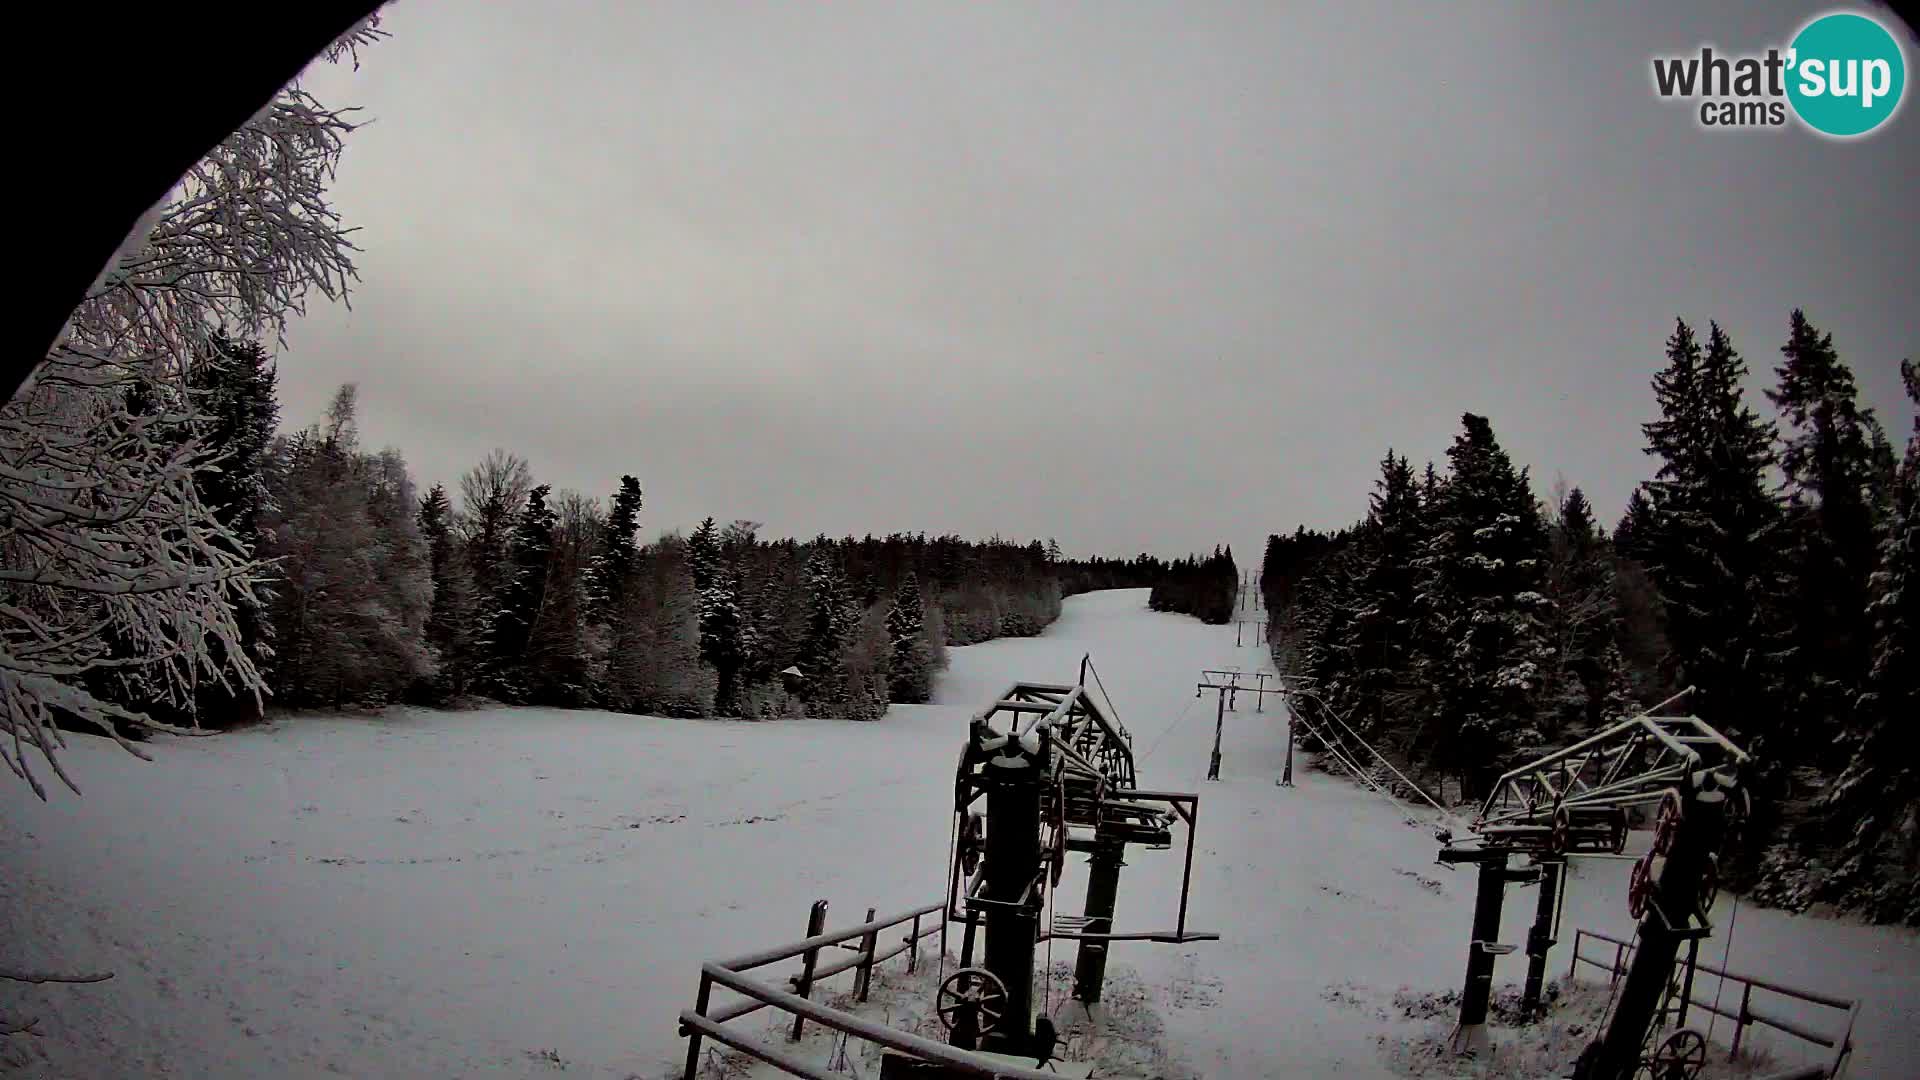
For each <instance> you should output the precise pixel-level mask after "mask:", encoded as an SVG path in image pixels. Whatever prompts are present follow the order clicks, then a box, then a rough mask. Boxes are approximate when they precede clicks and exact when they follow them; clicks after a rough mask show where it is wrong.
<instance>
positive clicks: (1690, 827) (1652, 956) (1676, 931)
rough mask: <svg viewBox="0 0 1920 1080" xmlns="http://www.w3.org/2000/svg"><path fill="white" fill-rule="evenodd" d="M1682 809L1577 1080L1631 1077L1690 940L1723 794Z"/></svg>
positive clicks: (1698, 796)
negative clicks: (1635, 942) (1615, 991)
mask: <svg viewBox="0 0 1920 1080" xmlns="http://www.w3.org/2000/svg"><path fill="white" fill-rule="evenodd" d="M1685 806H1686V810H1685V812H1684V813H1683V814H1682V815H1681V817H1680V821H1679V823H1678V827H1677V828H1676V829H1675V832H1674V837H1673V850H1672V852H1671V853H1670V854H1669V855H1668V856H1667V864H1666V866H1665V867H1664V868H1663V869H1662V870H1661V871H1660V877H1659V880H1658V881H1657V882H1656V883H1655V885H1654V888H1653V898H1652V900H1651V902H1649V903H1648V904H1647V911H1646V914H1645V915H1644V916H1643V917H1642V918H1641V920H1640V945H1639V947H1638V948H1636V949H1635V950H1634V952H1633V966H1632V967H1631V968H1629V969H1628V970H1627V977H1626V981H1625V982H1623V983H1622V984H1621V986H1620V993H1619V997H1618V999H1617V1001H1616V1004H1615V1007H1614V1013H1613V1021H1612V1023H1611V1024H1609V1025H1608V1027H1607V1030H1606V1033H1605V1035H1603V1036H1602V1039H1601V1045H1600V1050H1599V1053H1598V1054H1597V1056H1596V1057H1595V1058H1594V1059H1593V1063H1592V1069H1591V1071H1588V1072H1586V1073H1585V1074H1584V1076H1583V1077H1582V1080H1628V1078H1629V1077H1631V1076H1632V1075H1633V1072H1634V1070H1635V1069H1637V1068H1638V1067H1639V1064H1640V1044H1641V1043H1642V1041H1644V1040H1645V1039H1646V1036H1647V1028H1648V1025H1649V1024H1651V1023H1652V1022H1653V1014H1654V1010H1655V1009H1657V1008H1658V1007H1659V1004H1660V995H1661V992H1662V991H1663V990H1665V988H1666V985H1667V980H1668V979H1670V978H1671V977H1672V975H1673V965H1674V961H1675V959H1676V958H1677V957H1678V956H1679V953H1680V943H1681V942H1682V941H1683V940H1686V939H1687V938H1689V937H1692V936H1695V935H1694V934H1693V933H1692V923H1693V921H1694V920H1693V911H1694V907H1695V905H1696V903H1697V902H1698V900H1699V890H1700V878H1701V874H1702V873H1703V871H1704V870H1705V868H1706V864H1707V860H1708V858H1710V857H1711V853H1712V852H1713V851H1714V850H1715V849H1716V848H1718V847H1719V846H1720V833H1721V828H1722V824H1723V813H1724V811H1725V808H1726V794H1725V793H1724V792H1720V791H1702V792H1697V793H1695V794H1694V795H1693V797H1692V798H1689V799H1687V800H1686V803H1685Z"/></svg>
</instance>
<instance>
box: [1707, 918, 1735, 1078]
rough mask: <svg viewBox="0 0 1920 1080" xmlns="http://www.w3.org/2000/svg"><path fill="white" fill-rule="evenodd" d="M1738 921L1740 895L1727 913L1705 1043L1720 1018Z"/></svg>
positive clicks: (1709, 1039) (1711, 1037)
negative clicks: (1718, 971) (1725, 930)
mask: <svg viewBox="0 0 1920 1080" xmlns="http://www.w3.org/2000/svg"><path fill="white" fill-rule="evenodd" d="M1739 921H1740V894H1739V893H1734V894H1733V907H1732V908H1731V909H1730V910H1728V912H1727V948H1726V951H1725V952H1723V953H1721V954H1720V977H1719V978H1718V979H1715V980H1714V982H1713V1008H1711V1009H1709V1010H1707V1041H1708V1042H1712V1041H1713V1024H1714V1021H1716V1020H1718V1019H1719V1018H1720V992H1721V991H1722V990H1725V989H1726V987H1727V971H1728V968H1727V963H1728V961H1730V960H1732V959H1733V928H1734V926H1735V924H1737V923H1738V922H1739Z"/></svg>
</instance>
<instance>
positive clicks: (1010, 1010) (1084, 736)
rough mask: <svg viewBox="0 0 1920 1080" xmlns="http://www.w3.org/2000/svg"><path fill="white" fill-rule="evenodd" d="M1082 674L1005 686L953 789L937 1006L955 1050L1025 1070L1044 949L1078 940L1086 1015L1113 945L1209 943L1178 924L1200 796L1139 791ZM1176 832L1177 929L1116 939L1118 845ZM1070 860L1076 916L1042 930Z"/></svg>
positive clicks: (1125, 738)
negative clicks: (946, 957)
mask: <svg viewBox="0 0 1920 1080" xmlns="http://www.w3.org/2000/svg"><path fill="white" fill-rule="evenodd" d="M1089 666H1090V665H1089V663H1088V661H1087V660H1085V659H1083V660H1082V662H1081V679H1080V682H1079V684H1077V685H1073V686H1066V685H1056V684H1045V683H1016V684H1015V685H1014V686H1012V687H1011V688H1009V689H1008V690H1007V691H1006V693H1004V694H1002V695H1000V696H999V697H998V698H997V699H995V700H994V701H993V702H992V704H990V705H989V706H988V707H987V709H986V710H985V711H984V712H982V713H981V714H979V715H978V716H976V717H974V718H973V720H972V722H971V723H970V725H969V728H968V735H967V741H966V744H965V746H964V747H963V748H962V750H961V754H960V763H959V769H958V772H957V775H956V777H955V786H954V826H953V830H954V831H953V845H952V847H953V855H952V859H951V860H950V866H949V871H948V882H947V910H946V918H947V920H948V922H950V923H959V924H960V925H961V926H962V938H961V946H960V964H961V968H960V970H958V971H955V972H954V973H953V974H951V975H949V976H947V977H946V979H945V980H944V981H943V982H942V984H941V987H940V993H939V1001H938V1006H937V1010H938V1013H939V1016H940V1019H941V1021H942V1023H943V1024H945V1025H946V1027H947V1030H948V1035H949V1041H950V1042H951V1043H952V1044H953V1045H954V1046H957V1047H962V1048H967V1049H972V1048H974V1047H975V1046H978V1047H979V1048H980V1049H982V1050H986V1051H995V1052H999V1053H1004V1054H1009V1055H1017V1056H1020V1057H1031V1058H1032V1059H1033V1060H1036V1061H1045V1060H1046V1059H1047V1058H1048V1057H1049V1056H1050V1055H1051V1052H1052V1048H1053V1046H1052V1044H1053V1030H1052V1024H1051V1022H1050V1021H1049V1020H1048V1019H1047V1018H1046V1017H1044V1016H1042V1017H1040V1018H1038V1019H1037V1020H1035V1019H1034V1018H1033V1002H1032V996H1033V991H1032V987H1033V976H1034V954H1035V949H1036V947H1037V946H1038V945H1039V944H1040V943H1041V942H1044V941H1048V940H1053V939H1062V940H1071V941H1077V942H1079V955H1078V957H1077V960H1076V963H1075V967H1074V986H1073V996H1074V997H1075V998H1076V999H1078V1000H1080V1001H1082V1002H1085V1003H1087V1004H1088V1005H1092V1004H1094V1003H1097V1002H1098V1001H1099V1000H1100V994H1101V986H1102V983H1103V981H1104V979H1105V974H1106V958H1107V949H1108V946H1109V945H1110V944H1111V943H1113V942H1116V941H1159V942H1176V943H1177V942H1188V941H1215V940H1218V939H1219V936H1220V935H1219V934H1217V933H1212V932H1207V931H1198V930H1189V929H1187V925H1186V914H1187V894H1188V888H1189V885H1190V883H1191V880H1192V872H1193V829H1194V825H1195V822H1196V820H1197V818H1198V816H1199V802H1200V800H1199V796H1198V795H1195V794H1192V793H1187V792H1165V791H1147V790H1142V789H1140V788H1139V786H1138V780H1137V776H1136V774H1135V770H1134V758H1133V749H1132V745H1131V737H1130V736H1129V735H1128V734H1127V733H1126V731H1125V729H1124V728H1123V727H1121V726H1120V725H1119V724H1118V723H1117V722H1116V721H1115V719H1113V718H1112V717H1110V716H1109V712H1110V711H1111V702H1110V701H1109V702H1107V704H1106V707H1104V708H1103V707H1102V705H1101V703H1100V698H1096V696H1095V695H1094V694H1093V693H1092V692H1091V691H1090V690H1089V688H1088V686H1087V683H1086V675H1087V672H1088V670H1089ZM1096 679H1097V674H1096ZM1103 697H1104V695H1101V698H1103ZM982 803H984V806H982V805H981V804H982ZM1178 823H1185V825H1186V827H1187V828H1186V833H1187V836H1186V854H1185V858H1186V863H1185V869H1184V871H1183V873H1182V876H1181V883H1180V907H1179V915H1178V917H1177V920H1176V925H1175V926H1174V928H1173V929H1170V930H1150V931H1132V932H1116V931H1115V930H1114V929H1113V913H1114V906H1115V896H1116V894H1117V892H1118V887H1119V879H1120V867H1121V866H1122V865H1123V860H1122V856H1123V855H1124V853H1125V850H1126V847H1127V845H1129V844H1135V845H1139V846H1141V847H1144V848H1147V849H1149V850H1165V849H1169V848H1171V847H1172V846H1173V830H1174V827H1175V825H1176V824H1178ZM1073 851H1080V852H1086V853H1088V854H1089V856H1090V860H1089V877H1088V882H1087V890H1086V905H1085V908H1084V913H1083V914H1081V915H1077V916H1076V915H1061V914H1055V915H1053V916H1052V918H1051V919H1050V920H1047V921H1045V922H1043V916H1045V914H1046V912H1047V911H1048V909H1049V905H1048V902H1047V900H1048V896H1049V893H1050V891H1051V890H1052V889H1054V888H1057V887H1058V886H1059V883H1060V880H1061V876H1062V874H1063V873H1064V870H1065V867H1066V861H1067V854H1068V852H1073ZM982 931H984V933H985V935H986V941H985V943H984V946H982V945H981V943H980V942H979V941H978V940H977V938H978V935H979V934H980V933H981V932H982ZM943 950H944V945H943ZM976 952H978V953H979V954H980V957H981V959H980V963H979V966H975V954H976ZM883 1075H885V1074H884V1073H883ZM899 1075H906V1073H905V1072H901V1073H899Z"/></svg>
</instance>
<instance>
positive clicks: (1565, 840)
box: [1547, 806, 1573, 855]
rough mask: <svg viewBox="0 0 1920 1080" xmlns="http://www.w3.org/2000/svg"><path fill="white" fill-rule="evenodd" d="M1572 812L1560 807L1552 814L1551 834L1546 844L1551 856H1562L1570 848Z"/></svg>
mask: <svg viewBox="0 0 1920 1080" xmlns="http://www.w3.org/2000/svg"><path fill="white" fill-rule="evenodd" d="M1572 839H1573V811H1571V810H1569V809H1567V808H1566V807H1564V806H1563V807H1561V808H1560V809H1558V810H1555V811H1554V812H1553V832H1552V833H1551V835H1550V837H1549V839H1548V841H1547V843H1548V846H1549V847H1550V849H1551V850H1552V852H1553V854H1556V855H1564V854H1566V852H1567V850H1568V849H1569V848H1570V847H1571V846H1572Z"/></svg>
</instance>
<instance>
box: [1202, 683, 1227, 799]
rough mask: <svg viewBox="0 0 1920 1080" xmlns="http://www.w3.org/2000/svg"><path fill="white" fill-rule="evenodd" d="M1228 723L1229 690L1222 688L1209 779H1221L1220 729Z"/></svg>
mask: <svg viewBox="0 0 1920 1080" xmlns="http://www.w3.org/2000/svg"><path fill="white" fill-rule="evenodd" d="M1226 722H1227V689H1226V687H1224V686H1223V687H1221V688H1220V707H1219V709H1217V710H1216V711H1215V712H1214V714H1213V761H1212V762H1211V763H1210V764H1208V766H1207V779H1209V780H1218V779H1220V729H1221V728H1222V727H1223V726H1225V724H1226Z"/></svg>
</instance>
